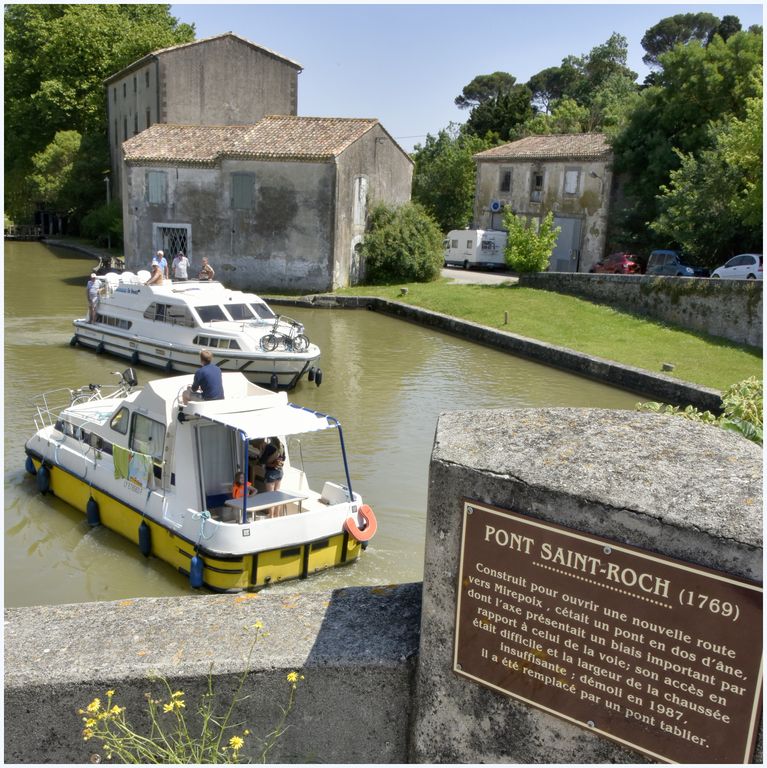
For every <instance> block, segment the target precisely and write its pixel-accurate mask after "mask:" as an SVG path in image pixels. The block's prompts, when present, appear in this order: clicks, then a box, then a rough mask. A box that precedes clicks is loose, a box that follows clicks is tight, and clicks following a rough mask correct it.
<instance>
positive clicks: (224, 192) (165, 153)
mask: <svg viewBox="0 0 767 768" xmlns="http://www.w3.org/2000/svg"><path fill="white" fill-rule="evenodd" d="M122 148H123V156H124V158H123V178H122V200H123V226H124V232H125V261H126V267H127V268H129V269H132V270H134V271H135V270H137V269H142V268H143V269H146V268H148V266H149V263H150V260H151V256H152V255H153V253H154V252H155V251H156V250H157V249H159V248H162V249H163V250H165V251H166V254H168V255H169V256H173V255H175V253H176V252H177V251H178V250H183V251H184V252H185V253H186V254H187V256H189V258H190V259H191V261H192V264H193V268H192V271H193V272H196V268H197V267H198V266H199V263H200V259H201V258H202V257H203V256H205V257H207V258H208V259H209V260H210V262H211V264H212V265H213V266H214V268H215V270H216V277H217V278H220V279H221V280H222V281H223V282H225V284H226V285H227V286H230V287H233V288H234V287H239V288H252V289H259V290H262V289H265V288H269V289H300V290H304V291H324V290H330V289H333V288H337V287H340V286H344V285H349V284H354V283H356V282H357V281H358V280H360V279H361V278H362V276H363V271H364V264H361V263H360V261H359V256H358V249H357V247H356V246H357V245H358V244H359V243H360V242H361V240H362V236H363V233H364V230H365V223H366V218H367V211H368V208H369V206H371V205H373V204H375V203H377V202H384V203H387V204H389V205H397V204H401V203H404V202H407V201H408V200H409V199H410V187H411V181H412V174H413V163H412V161H411V159H410V158H409V156H408V155H407V154H406V153H405V152H404V151H403V150H402V148H401V147H400V146H399V145H398V144H397V143H396V142H395V141H394V140H393V139H392V137H391V136H390V135H389V133H388V132H387V131H386V130H385V129H384V128H383V126H382V125H381V124H380V123H379V122H378V120H375V119H352V118H324V117H298V116H291V115H272V116H268V117H265V118H263V119H262V120H259V121H258V122H256V123H255V124H253V125H230V126H217V125H175V124H173V125H171V124H155V125H152V126H151V127H150V128H149V129H147V130H144V131H142V132H141V133H139V134H138V135H136V136H134V137H132V138H130V139H128V140H127V141H126V142H124V143H123V145H122Z"/></svg>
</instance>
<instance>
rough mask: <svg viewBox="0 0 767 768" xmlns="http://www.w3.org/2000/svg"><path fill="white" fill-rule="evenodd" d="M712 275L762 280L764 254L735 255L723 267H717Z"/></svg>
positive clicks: (734, 278) (725, 277) (724, 277)
mask: <svg viewBox="0 0 767 768" xmlns="http://www.w3.org/2000/svg"><path fill="white" fill-rule="evenodd" d="M711 277H721V278H723V279H725V280H744V279H745V280H761V279H762V254H761V253H741V254H738V255H737V256H733V257H732V258H731V259H730V260H729V261H728V262H727V263H726V264H725V265H724V266H723V267H717V268H716V269H715V270H714V271H713V272H712V273H711Z"/></svg>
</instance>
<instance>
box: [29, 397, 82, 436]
mask: <svg viewBox="0 0 767 768" xmlns="http://www.w3.org/2000/svg"><path fill="white" fill-rule="evenodd" d="M83 390H85V391H83ZM88 391H89V390H88V388H87V387H80V388H79V389H69V388H68V387H62V388H60V389H52V390H50V391H49V392H43V394H41V395H38V396H37V397H35V398H33V400H32V405H33V406H34V408H35V411H36V415H35V427H36V428H37V429H38V430H40V429H43V428H44V427H52V426H54V425H55V424H56V422H57V421H58V420H59V418H60V417H61V413H62V411H64V410H66V409H67V408H69V407H70V406H72V405H75V404H76V403H83V402H86V401H87V400H91V399H93V396H91V395H88V394H87V393H88Z"/></svg>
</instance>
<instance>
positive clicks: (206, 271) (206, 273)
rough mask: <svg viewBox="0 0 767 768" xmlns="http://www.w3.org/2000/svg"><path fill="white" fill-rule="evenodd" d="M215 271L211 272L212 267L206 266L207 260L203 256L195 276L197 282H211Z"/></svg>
mask: <svg viewBox="0 0 767 768" xmlns="http://www.w3.org/2000/svg"><path fill="white" fill-rule="evenodd" d="M215 274H216V273H215V271H214V270H213V267H211V266H210V264H208V260H207V259H206V258H205V257H204V256H203V257H202V266H201V267H200V271H199V273H198V274H197V279H198V280H212V279H213V277H214V276H215Z"/></svg>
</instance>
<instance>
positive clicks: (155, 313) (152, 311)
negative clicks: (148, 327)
mask: <svg viewBox="0 0 767 768" xmlns="http://www.w3.org/2000/svg"><path fill="white" fill-rule="evenodd" d="M165 309H166V305H165V304H158V303H157V302H156V301H153V302H152V303H151V304H150V305H149V306H148V307H147V308H146V309H145V310H144V317H145V318H146V319H147V320H165Z"/></svg>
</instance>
